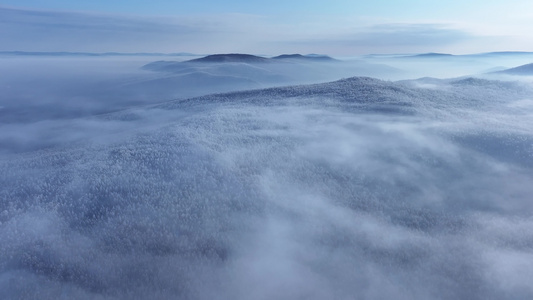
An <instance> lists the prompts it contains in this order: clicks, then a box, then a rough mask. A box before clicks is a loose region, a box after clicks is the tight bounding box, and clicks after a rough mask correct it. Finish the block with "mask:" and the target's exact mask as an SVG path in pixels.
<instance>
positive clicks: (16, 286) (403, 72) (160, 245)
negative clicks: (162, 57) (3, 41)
mask: <svg viewBox="0 0 533 300" xmlns="http://www.w3.org/2000/svg"><path fill="white" fill-rule="evenodd" d="M0 59H1V64H0V74H1V75H0V89H1V90H2V94H1V95H0V107H1V108H0V187H1V188H0V241H1V242H0V298H2V299H392V298H394V299H529V298H532V297H533V287H532V286H531V282H532V279H533V218H532V213H531V212H532V211H533V202H532V201H531V199H532V195H533V185H532V184H531V183H532V182H533V132H532V130H531V128H533V87H532V86H531V82H529V81H528V79H527V78H526V77H519V76H516V77H511V76H506V77H505V78H504V77H499V76H500V75H496V74H493V75H483V76H482V77H484V78H485V79H482V78H473V77H464V78H456V79H435V78H423V79H419V80H406V79H413V78H415V77H411V75H412V74H421V73H425V74H426V75H427V76H431V77H439V78H446V77H450V78H451V77H458V76H463V75H468V74H481V73H484V72H485V70H487V69H491V68H495V67H498V66H501V67H503V68H511V67H516V66H518V65H520V64H526V63H529V62H531V61H527V59H526V58H523V59H524V61H520V62H518V63H517V64H510V62H509V61H510V60H507V61H506V60H495V59H492V58H490V57H489V58H483V60H482V59H479V58H476V59H478V60H477V61H476V63H473V64H471V65H468V64H465V63H464V61H463V60H461V59H462V58H461V59H459V60H457V61H455V62H450V61H443V62H439V61H438V60H439V59H443V58H437V59H435V58H431V59H432V61H431V62H428V63H427V64H424V63H423V62H424V61H425V59H427V58H426V57H422V58H420V57H418V58H396V60H395V58H390V57H368V58H366V60H363V58H358V59H357V60H355V61H354V60H350V61H348V62H346V61H336V62H331V63H311V62H309V63H297V62H293V63H290V64H289V63H287V65H286V66H285V65H282V64H265V65H263V66H260V65H249V64H246V63H236V64H228V65H224V67H221V66H220V65H200V66H195V67H193V68H191V69H190V70H188V71H184V68H182V67H181V65H180V67H179V71H176V70H173V71H168V70H166V71H161V70H153V69H152V70H147V69H146V68H144V69H143V68H142V66H144V65H146V64H148V63H150V62H153V61H155V60H159V59H158V58H156V59H153V58H146V57H143V58H132V57H127V58H120V59H119V58H114V57H107V58H42V57H41V58H17V57H3V58H0ZM409 59H413V60H416V63H415V62H413V63H408V62H406V61H408V60H409ZM445 59H451V58H445ZM512 62H513V63H514V62H515V61H512ZM411 65H412V66H413V68H412V69H408V68H409V66H411ZM435 66H442V68H443V70H444V71H443V73H442V74H445V75H442V76H439V74H438V70H436V69H435ZM446 66H448V69H444V68H445V67H446ZM478 66H479V67H478ZM254 68H257V69H254ZM500 69H501V68H498V70H500ZM245 71H246V72H248V73H245ZM224 72H226V73H224ZM239 72H241V73H239ZM243 74H244V75H243ZM267 75H268V76H267ZM426 75H422V76H426ZM254 76H255V77H254ZM352 76H371V77H375V78H378V79H373V78H368V77H355V78H349V77H352ZM422 76H417V77H422ZM502 76H504V75H502ZM341 78H347V79H343V80H339V81H334V82H330V83H320V84H313V85H299V86H292V87H279V86H284V85H289V84H304V83H317V82H325V81H333V80H338V79H341ZM486 78H491V80H488V79H486ZM509 78H512V79H513V80H514V81H509ZM519 78H521V79H520V80H519ZM524 78H526V79H524ZM244 79H246V80H244ZM381 79H385V81H383V80H381ZM400 79H402V80H401V81H394V82H393V81H388V80H400ZM498 79H505V81H504V80H498ZM218 80H220V81H218ZM221 82H222V83H224V84H221ZM266 87H270V88H268V89H262V88H266ZM249 88H253V89H255V90H253V91H244V92H236V91H237V90H242V89H249ZM228 91H234V92H231V93H225V94H216V95H206V94H210V93H213V92H228ZM191 96H201V97H197V98H190V97H191ZM171 99H176V100H174V101H168V100H171Z"/></svg>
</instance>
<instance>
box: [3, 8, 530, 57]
mask: <svg viewBox="0 0 533 300" xmlns="http://www.w3.org/2000/svg"><path fill="white" fill-rule="evenodd" d="M532 12H533V1H524V0H507V1H501V0H493V1H490V0H485V1H480V0H470V1H464V0H463V1H456V0H449V1H428V0H426V1H421V0H403V1H391V0H374V1H348V0H336V1H327V2H326V1H302V0H293V1H286V0H285V1H281V0H273V1H264V2H253V1H242V0H230V1H170V0H152V1H144V0H130V1H123V0H116V1H103V0H94V1H72V0H71V1H66V0H47V1H35V0H33V1H32V0H16V1H13V0H7V1H6V0H4V1H2V4H1V5H0V38H1V39H2V40H3V42H2V43H0V50H3V51H9V50H23V51H92V52H106V51H120V52H196V53H219V52H248V53H257V54H278V53H289V52H290V53H292V52H303V53H311V52H314V53H328V54H333V55H352V54H353V55H355V54H366V53H420V52H449V53H458V54H459V53H473V52H486V51H504V50H509V51H533V42H532V41H533V34H532V33H531V32H533V31H532V30H530V29H531V28H533V13H532Z"/></svg>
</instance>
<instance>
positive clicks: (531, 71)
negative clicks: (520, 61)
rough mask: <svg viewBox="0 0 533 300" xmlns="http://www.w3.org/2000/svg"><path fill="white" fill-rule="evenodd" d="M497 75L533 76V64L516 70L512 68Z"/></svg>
mask: <svg viewBox="0 0 533 300" xmlns="http://www.w3.org/2000/svg"><path fill="white" fill-rule="evenodd" d="M495 73H503V74H510V75H533V63H530V64H526V65H521V66H518V67H515V68H510V69H506V70H503V71H499V72H495Z"/></svg>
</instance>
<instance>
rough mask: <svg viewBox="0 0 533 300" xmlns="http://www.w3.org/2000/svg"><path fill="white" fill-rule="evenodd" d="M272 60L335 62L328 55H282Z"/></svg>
mask: <svg viewBox="0 0 533 300" xmlns="http://www.w3.org/2000/svg"><path fill="white" fill-rule="evenodd" d="M272 59H299V60H320V61H330V60H334V59H333V58H331V57H329V56H327V55H320V54H308V55H302V54H282V55H279V56H275V57H272Z"/></svg>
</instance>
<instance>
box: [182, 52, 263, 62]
mask: <svg viewBox="0 0 533 300" xmlns="http://www.w3.org/2000/svg"><path fill="white" fill-rule="evenodd" d="M187 62H207V63H222V62H244V63H264V62H268V59H267V58H264V57H260V56H256V55H251V54H239V53H231V54H213V55H208V56H206V57H202V58H197V59H192V60H189V61H187Z"/></svg>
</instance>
